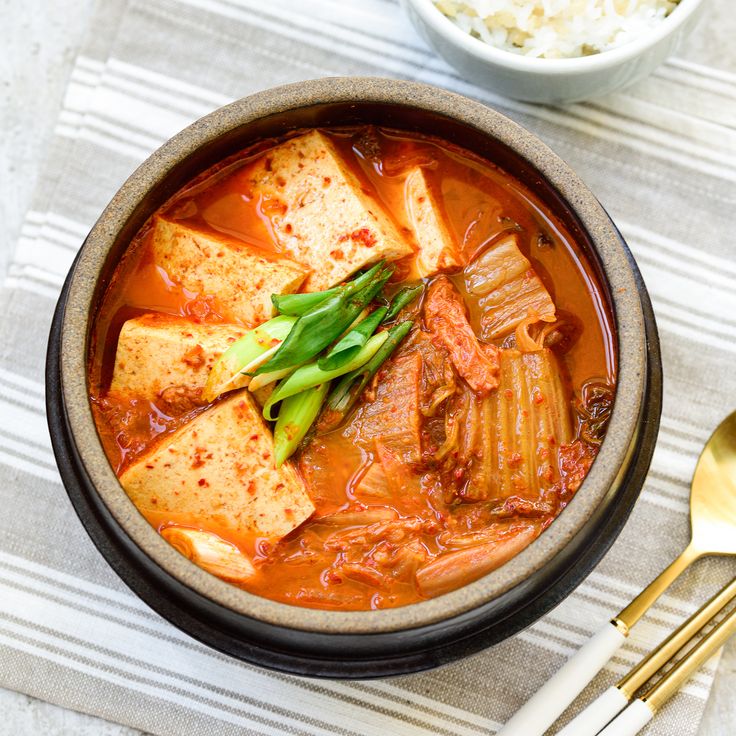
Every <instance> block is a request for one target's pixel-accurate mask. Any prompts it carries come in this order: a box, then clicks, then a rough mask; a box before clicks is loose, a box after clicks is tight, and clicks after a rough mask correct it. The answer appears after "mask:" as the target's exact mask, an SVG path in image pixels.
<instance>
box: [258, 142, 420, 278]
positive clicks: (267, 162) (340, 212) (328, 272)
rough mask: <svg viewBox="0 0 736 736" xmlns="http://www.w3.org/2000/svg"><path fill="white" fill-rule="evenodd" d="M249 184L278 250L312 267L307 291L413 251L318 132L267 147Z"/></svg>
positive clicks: (336, 152)
mask: <svg viewBox="0 0 736 736" xmlns="http://www.w3.org/2000/svg"><path fill="white" fill-rule="evenodd" d="M249 185H250V187H251V190H252V191H251V194H252V196H253V197H254V198H256V197H258V198H260V200H261V209H262V210H263V211H264V212H266V213H268V215H269V217H270V220H271V225H272V228H273V233H274V235H275V236H276V238H277V240H278V242H279V245H280V246H281V247H282V248H283V249H284V251H286V252H288V253H289V254H291V256H292V257H293V258H294V259H295V260H297V261H298V262H299V263H303V264H304V265H305V266H307V267H308V268H309V269H311V272H310V274H309V276H308V277H307V279H306V281H305V283H304V289H305V291H321V290H323V289H328V288H329V287H331V286H334V285H335V284H337V283H339V282H341V281H344V280H345V279H346V278H347V277H348V276H350V275H351V274H352V273H354V272H355V271H357V270H358V269H360V268H362V267H363V266H366V265H368V264H370V263H375V262H376V261H379V260H380V259H382V258H385V259H387V260H389V261H393V260H397V259H399V258H403V257H404V256H407V255H410V254H411V253H412V252H413V251H412V247H411V245H410V244H409V243H408V242H406V240H405V239H404V238H403V237H402V236H401V234H400V233H399V230H398V228H397V227H396V225H395V224H394V223H393V221H392V220H391V218H390V217H389V216H388V215H387V214H386V212H385V211H384V210H383V208H382V207H381V205H380V204H379V202H378V200H377V199H376V198H375V197H374V196H373V194H372V193H370V192H369V191H367V190H365V189H364V188H363V186H362V185H361V183H360V181H359V180H358V178H357V177H356V175H355V174H354V173H353V172H352V171H351V170H350V169H349V167H348V166H347V164H346V163H345V162H344V161H343V160H342V159H341V157H340V154H339V153H338V151H337V150H336V149H335V146H334V145H333V143H332V141H331V140H330V139H329V138H328V137H327V136H325V135H324V134H322V133H320V132H319V131H311V132H310V133H306V134H305V135H301V136H298V137H296V138H292V139H290V140H288V141H285V142H284V143H281V144H280V145H278V146H276V147H275V148H273V149H271V150H270V151H269V152H268V153H267V154H266V155H265V156H263V157H262V158H261V159H259V161H258V162H257V163H256V164H255V165H254V167H253V169H252V170H251V171H250V172H249Z"/></svg>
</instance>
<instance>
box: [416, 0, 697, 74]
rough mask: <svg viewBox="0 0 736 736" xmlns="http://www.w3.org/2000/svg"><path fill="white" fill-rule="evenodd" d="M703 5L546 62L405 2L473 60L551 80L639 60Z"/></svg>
mask: <svg viewBox="0 0 736 736" xmlns="http://www.w3.org/2000/svg"><path fill="white" fill-rule="evenodd" d="M703 2H704V0H680V2H679V3H678V5H677V7H675V8H673V10H672V12H671V13H670V14H669V15H668V16H667V17H666V18H664V19H663V20H662V22H661V23H660V24H659V26H658V27H657V28H655V29H654V30H653V31H651V32H647V33H643V34H642V35H641V36H638V37H636V38H634V39H632V40H631V41H628V42H627V43H624V44H622V45H621V46H618V47H616V48H613V49H609V50H608V51H602V52H599V53H597V54H592V55H590V56H573V57H567V58H564V59H544V58H539V57H529V56H524V55H522V54H515V53H513V52H512V51H506V50H505V49H500V48H496V47H495V46H492V45H491V44H489V43H486V42H485V41H482V40H480V39H478V38H475V37H474V36H471V35H470V34H469V33H466V32H465V31H463V30H462V29H461V28H460V27H459V26H457V25H456V24H455V23H453V22H452V20H450V18H448V17H447V16H446V15H444V14H443V13H442V11H441V10H440V9H439V8H438V7H437V6H436V5H435V4H434V2H433V0H402V3H404V5H407V6H411V8H413V9H414V10H415V11H416V13H417V14H418V15H419V16H420V18H421V19H422V21H423V22H424V23H426V24H427V25H428V26H430V27H431V28H432V30H433V31H435V32H436V33H437V34H438V35H440V36H443V37H444V38H446V39H447V40H448V41H450V42H451V43H452V44H454V45H455V46H458V47H460V48H461V49H462V50H463V51H465V52H466V53H468V54H470V55H471V56H475V57H476V58H479V59H481V60H483V61H485V62H488V63H489V64H491V65H494V66H499V67H503V68H505V69H509V70H513V71H519V72H527V73H532V74H539V75H541V76H551V77H556V76H564V75H567V74H580V73H585V72H594V71H598V70H605V69H609V68H611V67H614V66H617V65H618V64H620V63H624V62H626V61H629V60H630V59H633V58H635V57H637V56H640V55H641V54H643V53H645V52H646V51H648V50H649V49H650V48H652V47H653V46H656V45H657V44H658V43H659V42H660V41H661V40H662V39H664V38H666V37H667V36H669V35H670V34H672V33H675V31H677V29H678V28H680V27H681V26H682V25H683V24H684V23H685V22H686V21H687V20H688V18H690V17H691V16H692V15H693V13H695V12H696V11H697V10H698V9H699V8H700V6H701V5H702V4H703Z"/></svg>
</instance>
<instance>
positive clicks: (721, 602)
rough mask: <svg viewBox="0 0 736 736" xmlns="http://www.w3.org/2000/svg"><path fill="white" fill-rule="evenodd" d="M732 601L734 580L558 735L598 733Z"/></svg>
mask: <svg viewBox="0 0 736 736" xmlns="http://www.w3.org/2000/svg"><path fill="white" fill-rule="evenodd" d="M734 598H736V578H734V580H732V581H731V582H730V583H728V585H726V586H725V587H724V588H722V589H721V590H720V591H719V592H718V593H716V594H715V595H714V596H713V597H712V598H711V599H710V600H709V601H707V602H706V603H705V604H704V605H703V606H701V607H700V608H699V609H698V610H697V611H696V612H695V613H694V614H693V615H692V616H690V618H688V619H687V621H685V622H684V623H683V624H682V625H681V626H680V627H679V628H678V629H677V630H675V631H674V632H673V633H672V634H670V636H668V637H667V638H666V639H665V640H664V641H663V642H662V643H661V644H660V645H659V646H658V647H656V649H654V650H653V651H652V652H651V653H650V654H648V655H647V656H646V657H645V658H644V659H642V661H641V662H639V664H638V665H637V666H636V667H634V668H633V669H632V670H631V671H630V672H629V673H628V674H627V675H625V676H624V677H623V678H621V680H619V681H618V682H617V683H616V685H614V686H612V687H609V688H608V689H607V690H605V691H604V692H603V693H601V695H600V696H598V698H596V700H594V701H593V702H592V703H591V704H590V705H589V706H588V707H587V708H585V709H584V710H583V711H581V712H580V713H579V714H578V715H577V716H576V717H575V718H573V720H572V721H570V723H568V724H567V725H566V726H565V727H564V728H563V729H562V730H561V731H560V732H559V734H558V736H595V734H597V733H599V732H600V730H601V729H602V728H604V727H605V726H606V724H607V723H608V722H609V721H611V719H613V718H615V717H616V715H617V714H618V713H620V712H621V711H622V710H624V708H626V707H627V706H628V705H629V703H630V701H631V699H632V698H633V697H634V695H635V694H636V692H637V691H639V690H640V689H641V688H642V687H643V686H644V685H645V684H646V683H647V682H648V681H649V679H650V678H651V677H652V676H653V675H655V674H656V673H657V672H658V671H659V670H661V669H662V667H663V666H664V665H665V664H667V662H669V661H670V660H672V659H673V658H674V656H675V655H676V654H677V652H679V651H680V650H681V649H682V648H683V647H684V646H685V645H686V644H687V643H688V642H689V641H690V640H691V639H692V638H693V637H694V636H695V635H696V634H697V633H698V632H699V631H700V630H701V629H702V628H703V627H704V626H705V625H706V624H707V623H708V622H710V621H711V620H712V619H713V617H714V616H716V615H717V614H718V613H719V612H720V611H721V610H722V609H723V608H724V607H725V606H727V605H728V603H729V602H730V601H732V600H733V599H734ZM638 705H639V709H640V710H643V713H642V715H643V716H646V717H648V718H651V717H652V715H653V714H652V713H651V712H650V711H649V710H648V709H647V708H646V707H645V706H644V705H643V704H641V703H639V704H638Z"/></svg>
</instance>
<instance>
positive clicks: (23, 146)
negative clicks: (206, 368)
mask: <svg viewBox="0 0 736 736" xmlns="http://www.w3.org/2000/svg"><path fill="white" fill-rule="evenodd" d="M93 4H94V2H93V0H0V19H2V22H0V49H2V53H0V222H2V223H3V227H2V228H1V229H0V275H3V274H4V273H5V269H6V268H7V264H8V262H9V259H10V252H11V248H12V246H13V244H14V243H15V241H16V239H17V237H18V232H19V230H20V225H21V223H22V221H23V217H24V215H25V212H26V209H27V208H28V206H29V202H30V197H31V195H32V193H33V188H34V185H35V181H36V177H37V175H38V170H39V167H40V166H41V164H42V162H43V158H44V152H45V149H46V144H47V142H48V140H49V137H50V135H51V131H52V128H53V124H54V121H55V120H56V116H57V113H58V110H59V107H60V105H61V99H62V96H63V93H64V88H65V87H66V83H67V78H68V76H69V73H70V71H71V66H72V63H73V61H74V58H75V57H76V55H77V51H78V48H79V45H80V43H81V41H82V35H83V33H84V30H85V28H86V27H87V23H88V21H89V18H90V14H91V12H92V8H93ZM0 714H2V722H1V723H0V733H3V734H13V736H25V735H26V734H33V735H34V736H36V735H41V734H42V735H43V736H62V735H64V736H66V735H67V734H74V735H75V736H93V735H94V736H137V735H138V734H139V733H140V732H138V731H135V730H134V729H130V728H126V727H124V726H120V725H117V724H113V723H108V722H107V721H103V720H102V719H100V718H94V717H92V716H88V715H83V714H81V713H75V712H73V711H69V710H67V709H65V708H60V707H58V706H55V705H52V704H50V703H45V702H43V701H41V700H37V699H35V698H30V697H28V696H26V695H22V694H20V693H15V692H11V691H8V690H3V689H0ZM735 733H736V640H734V641H732V642H731V643H730V644H729V646H727V647H726V650H725V652H724V655H723V658H722V660H721V664H720V666H719V669H718V675H717V677H716V681H715V686H714V688H713V691H712V693H711V696H710V699H709V701H708V705H707V708H706V712H705V718H704V719H703V722H702V725H701V728H700V731H699V736H733V734H735ZM672 736H677V734H673V735H672Z"/></svg>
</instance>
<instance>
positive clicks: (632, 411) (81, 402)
mask: <svg viewBox="0 0 736 736" xmlns="http://www.w3.org/2000/svg"><path fill="white" fill-rule="evenodd" d="M358 123H373V124H377V125H383V126H389V127H393V128H398V129H405V130H411V131H420V132H421V131H424V132H429V133H432V134H434V135H437V136H440V137H441V138H444V139H445V140H447V141H450V142H453V143H456V144H459V145H461V146H463V147H465V148H467V149H470V150H471V151H473V152H475V153H476V154H478V155H480V156H482V157H485V158H487V159H490V160H492V161H493V162H494V163H496V164H497V165H498V166H500V167H501V168H503V169H505V170H506V171H508V172H509V173H511V174H513V175H514V176H515V177H516V178H518V179H520V180H521V181H522V182H523V183H524V184H526V185H527V186H529V187H531V188H532V189H533V190H534V191H535V192H536V193H537V195H538V196H540V197H541V198H542V200H543V201H544V202H545V203H546V204H547V205H548V206H549V207H550V208H551V209H552V210H553V211H554V212H555V213H556V215H557V216H558V217H559V218H560V219H561V220H562V221H563V222H564V223H565V225H566V227H567V228H568V230H569V231H570V232H571V233H572V235H573V237H575V238H576V240H577V241H578V242H579V244H580V246H581V248H582V249H583V250H584V252H585V254H586V256H587V258H588V259H589V261H590V263H591V264H592V266H593V268H594V269H595V270H596V271H597V272H598V276H599V280H600V282H601V284H602V285H603V289H604V292H605V293H604V295H603V296H604V298H605V299H607V300H608V302H609V305H610V307H611V310H612V313H613V316H614V327H615V332H616V340H617V343H618V344H617V350H618V384H617V389H616V398H615V405H614V408H613V412H612V416H611V421H610V424H609V428H608V433H607V435H606V438H605V440H604V442H603V444H602V446H601V449H600V452H599V455H598V457H597V459H596V460H595V462H594V464H593V466H592V468H591V470H590V472H589V474H588V476H587V477H586V479H585V481H584V482H583V484H582V486H581V488H580V489H579V490H578V492H577V494H576V495H575V497H574V498H573V500H572V501H571V503H570V504H569V505H568V506H567V507H566V508H565V510H564V511H563V512H562V513H561V514H560V515H559V517H558V518H557V519H556V520H555V521H554V522H553V523H552V524H551V526H550V527H549V528H548V529H547V531H545V532H544V533H543V534H542V535H541V536H540V537H539V538H538V539H537V540H535V541H534V542H533V543H532V544H531V545H529V547H527V548H526V549H525V550H524V551H522V552H521V553H520V554H519V555H517V556H516V557H515V558H513V559H512V560H511V561H510V562H508V563H507V564H505V565H503V566H502V567H501V568H499V569H497V570H495V571H494V572H492V573H490V574H488V575H486V576H485V577H482V578H480V579H479V580H477V581H476V582H474V583H471V584H469V585H466V586H464V587H462V588H460V589H458V590H455V591H453V592H451V593H447V594H445V595H442V596H439V597H437V598H434V599H432V600H429V601H425V602H421V603H415V604H411V605H408V606H404V607H401V608H395V609H389V610H378V611H356V612H338V611H323V610H313V609H307V608H299V607H295V606H291V605H287V604H284V603H278V602H275V601H271V600H267V599H265V598H261V597H259V596H256V595H253V594H251V593H248V592H246V591H244V590H241V589H239V588H237V587H235V586H233V585H230V584H228V583H225V582H223V581H221V580H219V579H218V578H215V577H213V576H212V575H210V574H208V573H207V572H205V571H204V570H202V569H200V568H199V567H197V566H196V565H194V564H192V563H191V562H189V561H188V560H187V559H186V558H184V557H183V556H182V555H180V554H179V553H178V552H177V551H176V550H175V549H174V548H173V547H171V546H170V545H169V544H167V543H166V542H165V541H164V540H163V538H162V537H160V536H159V534H158V533H157V532H156V531H155V529H154V528H153V527H152V526H150V525H149V524H148V523H147V522H146V520H145V519H144V517H143V516H142V515H141V514H140V513H139V512H138V510H137V509H136V507H135V506H134V505H133V503H132V502H131V501H130V500H129V498H128V496H127V495H126V494H125V492H124V490H123V488H122V487H121V485H120V483H119V482H118V480H117V478H116V477H115V474H114V472H113V470H112V468H111V466H110V464H109V462H108V460H107V458H106V457H105V454H104V452H103V449H102V445H101V443H100V439H99V437H98V434H97V430H96V428H95V423H94V421H93V418H92V412H91V408H90V401H89V398H88V381H87V356H88V349H89V340H90V334H91V326H92V322H93V319H94V317H95V313H96V309H97V305H98V304H99V301H100V297H101V295H102V293H103V292H104V290H105V288H106V286H107V285H108V283H109V281H110V278H111V275H112V273H113V271H114V269H115V267H116V265H117V264H118V262H119V261H120V259H121V257H122V255H123V254H124V252H125V250H126V248H128V246H129V243H130V241H131V239H132V238H133V236H134V235H135V233H136V232H137V231H138V229H139V228H140V227H141V225H142V224H143V223H144V222H145V221H146V219H147V218H148V217H149V216H150V215H151V214H152V213H153V212H154V211H155V210H156V209H157V208H158V207H159V206H161V205H162V204H163V203H164V202H165V201H166V200H167V199H168V198H169V197H171V196H172V195H173V194H175V193H176V192H177V191H178V190H179V189H180V188H181V187H182V186H184V185H185V184H186V183H187V182H189V181H190V180H191V179H192V178H194V177H195V176H197V175H198V174H200V173H201V172H202V171H204V170H205V169H207V168H209V167H210V166H212V165H213V164H214V163H216V162H218V161H220V160H222V159H224V158H226V157H227V156H229V155H231V154H233V153H235V152H237V151H239V150H241V149H243V148H245V147H247V146H248V145H250V144H251V143H253V142H254V141H257V140H259V139H262V138H268V137H274V136H280V135H283V134H285V133H287V132H288V131H290V130H293V129H295V128H304V127H310V126H329V125H349V124H358ZM46 371H47V375H46V378H47V410H48V421H49V426H50V431H51V437H52V442H53V447H54V452H55V455H56V459H57V462H58V465H59V469H60V471H61V476H62V479H63V481H64V485H65V487H66V490H67V492H68V494H69V497H70V499H71V501H72V504H73V505H74V508H75V509H76V511H77V514H78V515H79V517H80V519H81V521H82V523H83V524H84V526H85V527H86V529H87V531H88V533H89V535H90V537H91V538H92V540H93V541H94V543H95V544H96V545H97V547H98V549H99V550H100V552H101V554H102V556H103V557H104V558H105V559H106V560H107V562H108V563H109V564H110V565H111V566H112V568H113V569H114V570H115V571H116V572H117V573H118V575H119V576H120V577H121V578H122V579H123V580H124V581H125V582H126V583H127V585H128V586H129V587H130V588H131V589H132V590H133V591H134V592H135V593H136V594H137V595H138V596H140V598H142V599H143V600H144V601H145V602H146V603H147V604H148V605H150V606H151V608H153V609H154V610H155V611H157V612H158V613H160V614H161V615H162V616H163V617H164V618H166V619H168V620H169V621H170V622H171V623H172V624H173V625H174V626H177V627H178V628H179V629H181V630H183V631H185V632H186V633H187V634H189V635H191V636H193V637H194V638H195V639H198V640H200V641H202V642H204V643H206V644H208V645H210V646H212V647H214V648H216V649H219V650H221V651H223V652H226V653H227V654H230V655H232V656H234V657H237V658H239V659H242V660H244V661H247V662H252V663H256V664H259V665H263V666H265V667H271V668H274V669H278V670H282V671H286V672H292V673H297V674H304V675H312V676H325V677H345V678H362V677H377V676H386V675H395V674H401V673H408V672H413V671H418V670H422V669H427V668H430V667H434V666H437V665H439V664H442V663H445V662H449V661H451V660H455V659H457V658H459V657H463V656H466V655H469V654H471V653H473V652H477V651H479V650H480V649H482V648H484V647H488V646H490V645H492V644H495V643H497V642H499V641H501V640H503V639H505V638H507V637H509V636H512V635H513V634H515V633H516V632H518V631H519V630H520V629H522V628H524V627H526V626H528V625H530V624H531V623H533V622H534V621H536V620H537V619H538V618H539V617H540V616H542V615H544V614H545V613H546V612H547V611H549V610H550V609H551V608H552V607H553V606H555V605H556V604H557V603H559V602H560V601H561V600H562V599H563V598H564V597H565V596H567V595H568V594H569V593H570V592H571V591H572V590H573V589H574V588H575V587H576V586H577V585H578V584H579V583H580V582H581V581H582V580H583V579H584V578H585V576H586V575H587V574H588V573H589V572H590V571H591V570H592V569H593V567H594V566H595V564H596V563H597V562H598V561H599V560H600V559H601V557H602V556H603V554H604V553H605V552H606V551H607V550H608V548H609V547H610V546H611V544H612V543H613V541H614V540H615V538H616V537H617V535H618V534H619V532H620V530H621V528H622V527H623V525H624V523H625V521H626V519H627V517H628V515H629V512H630V511H631V508H632V506H633V504H634V502H635V501H636V499H637V497H638V495H639V492H640V490H641V487H642V484H643V481H644V477H645V474H646V472H647V469H648V467H649V463H650V460H651V456H652V453H653V451H654V443H655V439H656V434H657V430H658V427H659V415H660V409H661V400H662V385H661V366H660V354H659V342H658V337H657V330H656V324H655V321H654V316H653V314H652V309H651V305H650V302H649V297H648V294H647V291H646V288H645V287H644V284H643V282H642V280H641V276H640V274H639V271H638V269H637V267H636V264H635V263H634V261H633V259H632V256H631V253H630V252H629V250H628V248H627V247H626V244H625V243H624V241H623V239H622V237H621V235H620V233H619V232H618V231H617V229H616V227H615V226H614V225H613V223H612V222H611V220H610V218H609V217H608V215H607V214H606V212H605V210H604V209H603V207H602V206H601V204H600V203H599V202H598V201H597V200H596V198H595V197H594V196H593V195H592V194H591V192H590V191H589V190H588V189H587V188H586V187H585V185H584V184H583V183H582V181H581V180H580V179H579V178H578V176H577V175H576V174H575V173H574V172H573V171H572V170H571V169H570V168H569V167H568V166H567V165H566V164H565V163H564V162H563V161H562V160H561V159H560V158H558V157H557V156H556V155H555V154H554V153H553V152H552V151H551V150H550V149H549V148H547V146H545V145H544V144H543V143H542V142H541V141H540V140H539V139H538V138H536V137H535V136H533V135H532V134H531V133H529V132H528V131H526V130H524V129H523V128H522V127H520V126H519V125H517V124H516V123H514V122H512V121H511V120H509V119H508V118H506V117H504V116H503V115H501V114H499V113H498V112H495V111H494V110H492V109H490V108H488V107H485V106H484V105H481V104H479V103H477V102H473V101H471V100H469V99H467V98H465V97H461V96H459V95H456V94H452V93H450V92H447V91H444V90H440V89H437V88H435V87H430V86H427V85H422V84H415V83H410V82H402V81H395V80H388V79H373V78H333V79H319V80H314V81H310V82H300V83H298V84H292V85H287V86H283V87H278V88H275V89H270V90H266V91H264V92H259V93H257V94H255V95H252V96H250V97H246V98H244V99H242V100H238V101H237V102H234V103H232V104H231V105H227V106H226V107H222V108H220V109H218V110H215V111H214V112H213V113H211V114H210V115H207V116H206V117H204V118H202V119H201V120H198V121H197V122H195V123H194V124H193V125H191V126H190V127H188V128H186V129H185V130H183V131H182V132H181V133H179V134H178V135H176V136H174V137H173V138H172V139H171V140H169V141H168V142H167V143H165V144H164V145H163V146H162V147H161V148H159V149H158V150H157V151H156V152H155V153H154V154H153V155H152V156H151V157H150V158H149V159H148V160H147V161H145V162H144V163H143V164H142V165H141V166H140V167H139V168H138V169H137V170H136V171H135V172H134V173H133V174H132V175H131V177H130V178H129V179H128V180H127V181H126V182H125V183H124V184H123V186H122V187H121V188H120V190H119V191H118V192H117V194H116V195H115V196H114V197H113V198H112V200H111V201H110V203H109V204H108V206H107V207H106V208H105V210H104V211H103V213H102V215H101V216H100V219H99V220H98V221H97V223H96V224H95V225H94V227H93V228H92V230H91V231H90V233H89V235H88V236H87V239H86V240H85V242H84V245H83V246H82V248H81V250H80V252H79V255H78V256H77V259H76V261H75V262H74V265H73V266H72V269H71V271H70V273H69V275H68V277H67V280H66V284H65V286H64V290H63V292H62V294H61V297H60V299H59V303H58V306H57V309H56V313H55V317H54V321H53V325H52V329H51V335H50V339H49V350H48V356H47V368H46Z"/></svg>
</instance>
